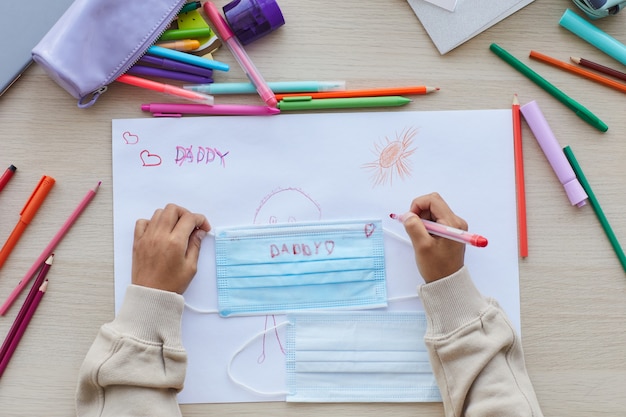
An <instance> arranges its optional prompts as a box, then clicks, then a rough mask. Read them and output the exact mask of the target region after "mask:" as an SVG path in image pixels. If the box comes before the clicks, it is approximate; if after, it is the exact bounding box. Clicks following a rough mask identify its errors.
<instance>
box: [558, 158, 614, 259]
mask: <svg viewBox="0 0 626 417" xmlns="http://www.w3.org/2000/svg"><path fill="white" fill-rule="evenodd" d="M563 152H564V153H565V156H566V157H567V160H568V161H569V163H570V165H571V166H572V169H573V170H574V172H575V173H576V177H578V181H580V184H581V185H582V186H583V188H584V190H585V192H586V193H587V196H588V197H589V202H590V203H591V207H592V208H593V210H594V211H595V212H596V216H597V217H598V220H600V224H601V225H602V228H603V229H604V233H606V236H607V237H608V238H609V241H610V242H611V246H613V250H614V251H615V254H616V255H617V257H618V258H619V261H620V263H621V264H622V268H624V271H626V255H624V251H623V250H622V246H621V245H620V244H619V241H618V240H617V237H616V236H615V233H614V232H613V229H612V228H611V225H610V224H609V221H608V220H607V218H606V216H605V215H604V211H602V207H600V203H599V202H598V199H597V198H596V196H595V194H594V193H593V191H592V190H591V186H590V185H589V182H588V181H587V178H585V174H584V173H583V170H582V169H581V168H580V165H579V164H578V161H577V160H576V157H575V156H574V152H572V149H571V148H570V147H569V146H566V147H565V148H563Z"/></svg>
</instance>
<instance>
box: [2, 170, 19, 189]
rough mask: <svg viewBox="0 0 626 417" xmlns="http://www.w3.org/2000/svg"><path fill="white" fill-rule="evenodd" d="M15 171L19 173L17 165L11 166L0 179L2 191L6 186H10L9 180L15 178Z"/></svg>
mask: <svg viewBox="0 0 626 417" xmlns="http://www.w3.org/2000/svg"><path fill="white" fill-rule="evenodd" d="M15 171H17V168H16V167H15V165H9V167H8V168H7V169H6V170H5V171H4V174H2V176H1V177H0V191H2V189H3V188H4V186H5V185H7V184H8V182H9V180H10V179H11V178H13V174H15Z"/></svg>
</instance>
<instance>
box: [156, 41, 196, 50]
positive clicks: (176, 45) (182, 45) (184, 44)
mask: <svg viewBox="0 0 626 417" xmlns="http://www.w3.org/2000/svg"><path fill="white" fill-rule="evenodd" d="M156 45H158V46H160V47H161V48H167V49H176V50H177V51H193V50H195V49H198V48H199V47H200V41H197V40H195V39H183V40H180V41H165V42H157V43H156Z"/></svg>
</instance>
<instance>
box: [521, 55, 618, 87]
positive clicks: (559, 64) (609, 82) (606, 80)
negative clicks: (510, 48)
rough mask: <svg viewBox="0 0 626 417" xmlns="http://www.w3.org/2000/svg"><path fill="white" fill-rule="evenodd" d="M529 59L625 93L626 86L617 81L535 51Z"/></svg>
mask: <svg viewBox="0 0 626 417" xmlns="http://www.w3.org/2000/svg"><path fill="white" fill-rule="evenodd" d="M530 57H531V58H534V59H536V60H538V61H542V62H545V63H547V64H550V65H553V66H555V67H557V68H560V69H563V70H565V71H569V72H572V73H574V74H577V75H580V76H581V77H585V78H588V79H590V80H592V81H595V82H597V83H599V84H602V85H605V86H607V87H611V88H614V89H616V90H619V91H621V92H622V93H626V84H622V83H620V82H617V81H613V80H611V79H610V78H606V77H603V76H601V75H598V74H596V73H595V72H591V71H587V70H586V69H583V68H580V67H577V66H576V65H572V64H569V63H567V62H563V61H559V60H558V59H555V58H552V57H549V56H547V55H544V54H542V53H540V52H537V51H530Z"/></svg>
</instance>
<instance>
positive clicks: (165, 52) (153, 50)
mask: <svg viewBox="0 0 626 417" xmlns="http://www.w3.org/2000/svg"><path fill="white" fill-rule="evenodd" d="M146 52H147V53H148V54H150V55H154V56H158V57H160V58H168V59H172V60H174V61H178V62H182V63H185V64H190V65H196V66H198V67H202V68H208V69H212V70H219V71H228V70H229V69H230V66H229V65H228V64H226V63H224V62H220V61H215V60H213V59H206V58H202V57H199V56H195V55H193V54H187V53H185V52H180V51H176V50H174V49H168V48H162V47H160V46H158V45H152V46H150V47H149V48H148V50H147V51H146Z"/></svg>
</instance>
